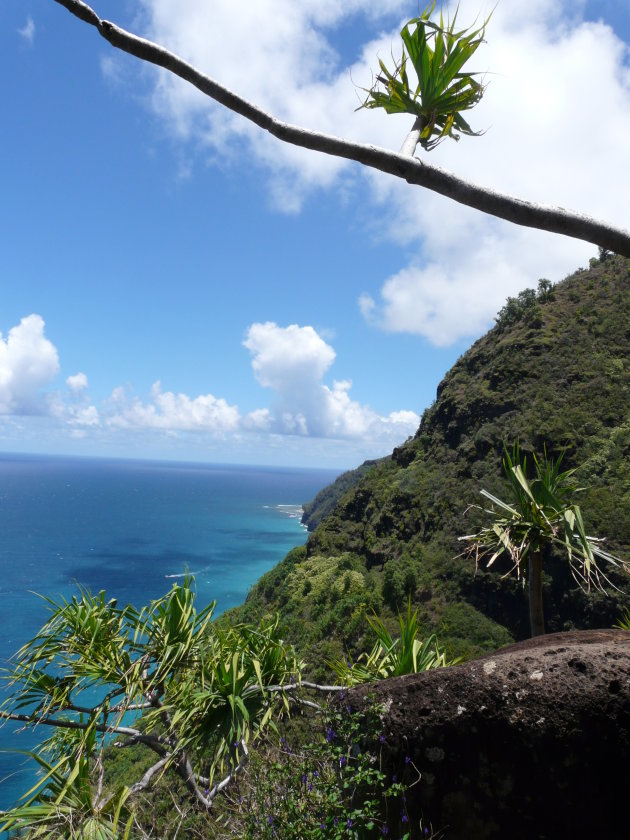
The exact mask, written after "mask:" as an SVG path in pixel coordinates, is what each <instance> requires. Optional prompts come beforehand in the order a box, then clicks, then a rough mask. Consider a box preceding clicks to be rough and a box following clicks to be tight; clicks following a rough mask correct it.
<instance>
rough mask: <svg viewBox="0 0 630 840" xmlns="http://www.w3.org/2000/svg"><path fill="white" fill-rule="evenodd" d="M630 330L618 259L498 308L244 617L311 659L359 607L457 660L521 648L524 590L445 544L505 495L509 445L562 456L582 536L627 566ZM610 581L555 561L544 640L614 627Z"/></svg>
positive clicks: (347, 640) (336, 645)
mask: <svg viewBox="0 0 630 840" xmlns="http://www.w3.org/2000/svg"><path fill="white" fill-rule="evenodd" d="M541 288H542V291H541ZM629 324H630V261H628V260H627V259H624V258H621V257H614V256H609V257H607V258H605V259H602V260H592V261H591V267H590V268H589V269H588V270H584V269H580V270H578V271H577V272H576V273H575V274H573V275H571V276H570V277H567V278H566V279H565V280H564V281H562V282H561V283H559V284H557V285H556V286H555V287H553V288H552V289H549V288H548V285H544V284H543V285H542V287H541V286H539V293H538V294H536V293H535V292H534V291H532V292H531V293H528V294H522V295H519V297H518V298H515V299H511V300H508V303H507V304H506V307H504V309H503V310H502V311H501V313H499V319H498V323H497V324H496V326H495V327H494V328H493V329H491V330H490V331H489V332H488V333H487V334H486V335H485V336H483V337H482V338H481V339H480V340H479V341H477V342H476V343H475V344H474V345H473V346H472V347H471V348H470V350H469V351H468V352H467V353H465V354H464V355H463V356H462V357H461V358H460V359H459V361H458V362H457V363H456V364H455V365H454V366H453V368H452V369H451V370H450V371H449V372H448V373H447V375H446V376H445V378H444V380H443V381H442V382H441V383H440V385H439V387H438V391H437V398H436V401H435V402H434V404H433V405H432V406H431V407H430V408H428V409H427V410H426V411H425V413H424V415H423V418H422V422H421V424H420V427H419V429H418V431H417V433H416V435H415V436H414V437H413V438H412V439H410V440H409V441H407V442H406V443H404V444H403V445H402V446H400V447H398V448H397V449H396V450H394V452H393V453H392V455H391V456H390V457H388V458H385V459H381V460H379V461H375V462H367V463H366V464H364V465H362V466H361V467H360V468H359V469H358V470H357V471H356V472H354V473H349V474H346V475H345V476H343V477H342V479H341V480H339V481H337V482H336V483H335V484H334V485H331V487H330V488H327V490H326V491H323V492H322V493H321V494H319V496H318V497H317V498H316V499H315V500H314V501H313V503H312V504H311V505H309V506H307V522H308V523H309V527H313V526H316V527H314V530H313V532H312V534H311V536H310V538H309V540H308V543H307V545H306V547H305V548H304V549H297V550H295V551H294V552H292V553H291V554H290V555H289V556H288V557H287V559H286V560H285V561H283V563H281V564H280V566H278V567H277V568H276V569H274V570H273V571H272V572H270V573H269V574H268V575H266V576H265V577H264V578H262V580H261V581H260V582H259V583H258V584H257V586H256V587H254V589H253V590H252V592H251V593H250V596H249V598H248V602H247V604H246V605H245V607H244V608H243V611H244V613H245V614H247V613H251V612H256V611H260V610H267V609H280V611H281V613H282V615H283V618H284V619H285V621H286V622H287V625H288V628H289V633H290V635H291V636H292V637H293V638H294V640H296V641H298V642H299V643H300V644H303V645H305V646H308V647H309V648H310V649H311V650H312V651H313V655H314V658H315V660H316V661H317V660H318V659H322V658H325V657H326V656H329V655H331V653H334V652H335V651H337V652H339V651H341V649H342V648H352V647H353V646H354V645H355V644H356V643H358V641H359V640H360V638H361V637H362V634H363V632H364V630H365V622H364V616H365V613H366V609H367V611H369V610H371V609H374V610H375V611H376V612H380V613H381V614H383V615H384V616H385V617H387V616H389V615H391V616H393V615H394V614H395V613H396V611H397V610H398V609H399V608H400V607H401V606H402V605H403V604H406V602H407V599H408V598H410V599H411V603H412V605H414V606H417V607H418V609H419V613H420V619H421V622H422V624H423V628H424V630H425V631H426V632H427V633H428V632H433V631H435V632H437V633H438V635H439V637H440V640H441V641H443V642H445V643H447V645H448V647H449V648H450V650H451V652H452V653H455V654H463V655H465V656H470V655H475V654H479V653H482V652H484V651H486V650H489V649H493V648H495V647H497V646H499V645H501V644H505V643H507V642H509V641H512V640H517V639H521V638H524V637H526V636H527V635H528V614H527V600H526V593H525V592H524V590H523V587H522V583H521V582H520V581H518V580H516V578H515V577H514V576H513V575H510V574H509V566H507V565H505V564H504V565H503V566H501V564H500V563H499V561H497V564H495V565H496V566H497V568H494V567H493V570H491V571H487V570H486V569H482V568H480V569H477V570H475V567H474V563H473V562H472V561H471V560H467V559H465V558H464V557H463V556H462V554H461V543H459V542H458V539H457V538H458V537H459V536H462V535H464V534H467V533H471V531H474V530H475V525H476V524H478V523H479V521H480V518H479V517H480V515H481V514H480V512H479V510H477V509H475V508H474V507H473V508H471V505H475V504H478V503H479V502H480V501H482V497H480V495H479V491H480V490H481V489H482V488H486V489H487V490H490V491H491V492H494V493H496V494H497V495H499V496H501V495H502V493H503V494H504V493H505V487H504V484H503V479H502V472H501V454H502V448H503V443H504V442H506V443H507V444H508V445H510V444H512V443H513V442H515V441H519V443H520V447H521V450H522V451H525V452H537V453H542V452H543V450H544V449H546V451H547V452H548V453H550V454H554V455H557V454H559V453H560V452H564V453H565V454H564V462H563V463H564V466H565V467H566V468H569V467H577V472H576V480H577V483H578V485H579V486H580V487H585V488H586V489H585V490H584V491H583V492H581V493H580V494H579V497H578V501H579V503H580V505H581V508H582V512H583V514H584V518H585V522H586V526H587V532H588V533H589V534H591V535H595V536H606V537H607V538H608V547H609V548H610V550H612V551H613V552H616V553H619V554H621V555H622V556H625V557H628V556H629V555H630V469H629V468H628V454H629V453H630V328H629V326H628V325H629ZM411 388H412V385H411V384H410V389H411ZM506 573H508V574H506ZM504 575H506V576H504ZM611 577H612V581H613V583H614V584H616V585H617V586H618V587H619V589H620V591H615V590H610V592H609V594H603V593H601V592H591V593H590V594H588V595H587V594H585V593H584V592H582V591H581V590H580V588H579V587H578V586H577V585H576V583H575V581H574V580H573V578H572V577H571V573H570V570H569V568H568V565H567V563H566V561H565V560H564V559H563V558H562V555H560V554H558V555H557V556H555V555H553V554H552V555H551V556H550V557H549V558H548V561H547V563H546V567H545V573H544V593H543V597H544V608H545V618H546V624H547V630H548V631H560V630H567V629H573V628H589V627H610V626H611V625H613V624H614V623H615V621H616V620H617V619H618V617H619V615H620V613H621V611H622V608H623V607H624V606H627V605H628V604H629V603H630V599H629V597H628V596H629V594H630V587H629V586H628V581H627V578H626V577H624V576H621V575H620V574H617V573H616V572H614V571H613V572H612V575H611Z"/></svg>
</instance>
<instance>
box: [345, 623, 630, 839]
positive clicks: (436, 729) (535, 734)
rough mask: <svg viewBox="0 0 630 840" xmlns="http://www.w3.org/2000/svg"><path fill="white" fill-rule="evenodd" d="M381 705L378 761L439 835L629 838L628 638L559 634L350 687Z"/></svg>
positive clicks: (355, 699) (612, 633) (606, 633)
mask: <svg viewBox="0 0 630 840" xmlns="http://www.w3.org/2000/svg"><path fill="white" fill-rule="evenodd" d="M370 695H371V696H374V695H375V697H376V700H377V702H379V703H382V704H383V705H384V707H385V710H386V711H385V713H384V717H383V734H384V736H385V742H386V743H385V752H384V757H385V761H386V763H387V764H388V765H389V768H390V769H391V771H392V772H397V770H396V768H398V767H400V766H402V765H403V764H404V761H405V756H409V757H410V758H411V760H412V761H413V762H414V764H415V765H416V767H417V768H418V770H419V771H420V773H421V774H422V776H421V781H420V782H419V784H417V785H416V786H414V787H412V788H411V789H410V791H409V793H408V795H407V800H408V805H409V806H410V813H411V815H412V817H414V818H415V819H414V821H415V823H416V825H417V819H418V817H419V816H422V817H423V819H424V821H425V824H426V823H431V824H432V826H433V829H434V830H435V831H437V830H439V829H442V830H443V835H440V836H441V837H442V836H443V837H444V840H486V838H487V839H488V840H490V838H492V840H494V838H501V840H518V838H527V839H528V840H533V839H534V838H554V840H561V838H577V837H602V838H604V837H605V838H607V840H613V838H620V840H621V838H628V837H630V816H629V811H628V796H629V794H630V787H629V781H628V779H629V775H630V633H628V632H625V631H622V630H601V631H600V630H587V631H572V632H569V633H554V634H551V635H547V636H542V637H538V638H536V639H530V640H528V641H525V642H520V643H518V644H516V645H511V646H510V647H507V648H503V649H502V650H499V651H497V652H495V653H492V654H489V655H487V656H484V657H482V658H480V659H476V660H474V661H471V662H467V663H465V664H463V665H459V666H456V667H453V668H445V669H440V670H435V671H428V672H426V673H423V674H417V675H414V676H409V677H398V678H394V679H391V680H385V681H383V682H382V683H378V684H375V685H370V686H361V687H359V688H355V689H352V690H351V691H350V695H349V696H350V702H351V703H352V705H353V706H354V707H359V708H360V707H362V706H363V705H364V704H365V702H366V698H367V697H368V696H370Z"/></svg>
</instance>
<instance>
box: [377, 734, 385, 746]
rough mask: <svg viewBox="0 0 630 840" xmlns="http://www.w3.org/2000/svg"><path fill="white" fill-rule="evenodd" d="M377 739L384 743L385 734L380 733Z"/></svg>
mask: <svg viewBox="0 0 630 840" xmlns="http://www.w3.org/2000/svg"><path fill="white" fill-rule="evenodd" d="M378 740H379V741H380V742H381V744H384V743H385V736H384V735H380V736H379V739H378Z"/></svg>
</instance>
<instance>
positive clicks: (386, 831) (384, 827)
mask: <svg viewBox="0 0 630 840" xmlns="http://www.w3.org/2000/svg"><path fill="white" fill-rule="evenodd" d="M381 834H382V835H383V837H385V836H386V835H387V834H389V828H387V826H386V825H384V826H383V828H381Z"/></svg>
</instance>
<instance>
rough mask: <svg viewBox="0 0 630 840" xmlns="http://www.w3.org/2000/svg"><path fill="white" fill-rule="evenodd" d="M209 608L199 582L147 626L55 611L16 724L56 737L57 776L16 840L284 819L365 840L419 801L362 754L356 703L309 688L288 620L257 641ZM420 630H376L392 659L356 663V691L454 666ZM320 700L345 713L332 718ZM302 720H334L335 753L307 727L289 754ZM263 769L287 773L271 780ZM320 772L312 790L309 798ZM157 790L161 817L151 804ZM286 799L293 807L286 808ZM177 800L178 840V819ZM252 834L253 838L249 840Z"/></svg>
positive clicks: (190, 832)
mask: <svg viewBox="0 0 630 840" xmlns="http://www.w3.org/2000/svg"><path fill="white" fill-rule="evenodd" d="M350 580H351V579H350ZM351 586H352V584H350V587H351ZM194 600H195V598H194V591H193V581H192V579H189V578H186V579H185V580H184V583H183V585H181V586H180V585H175V586H173V588H172V589H171V591H170V592H169V593H168V594H167V595H166V596H165V597H163V598H161V599H159V600H158V601H154V602H153V603H151V604H150V605H149V606H148V607H146V608H144V609H142V610H140V611H137V610H136V609H134V608H133V607H131V606H129V605H128V606H125V607H123V608H119V607H118V605H117V603H116V601H115V600H113V599H112V600H106V598H105V593H103V592H101V593H100V594H99V595H97V596H93V595H90V594H89V593H87V592H84V591H82V592H81V593H80V596H79V597H74V598H73V599H72V600H71V601H62V602H61V603H59V604H57V603H55V602H53V601H49V606H50V609H51V617H50V619H49V621H48V622H47V623H46V624H45V626H44V627H43V628H42V630H41V631H40V633H38V634H37V636H36V637H35V638H34V639H33V640H31V641H30V642H29V643H28V644H26V645H25V646H24V647H23V648H22V649H21V650H20V651H19V653H18V655H17V657H16V661H15V663H14V665H13V668H12V671H11V672H10V673H9V674H8V677H7V678H8V681H9V683H10V685H11V686H12V687H13V692H12V694H11V696H10V697H9V699H8V700H7V701H6V702H5V703H4V704H3V707H2V709H0V717H3V718H5V719H6V720H18V721H22V722H24V723H25V724H26V725H29V726H33V727H35V726H39V727H51V728H52V731H53V735H52V737H51V738H49V739H48V740H47V741H46V742H44V744H42V746H41V749H40V751H39V752H38V753H35V754H33V758H34V759H35V761H36V762H37V763H38V764H39V766H40V767H41V768H42V769H43V774H42V775H41V777H40V779H39V781H38V782H37V784H36V785H35V786H34V787H33V789H32V790H31V791H28V792H27V793H26V794H25V795H24V797H23V798H22V801H21V802H20V803H18V805H17V806H16V807H15V808H14V809H13V810H12V811H10V812H7V813H5V814H4V815H3V816H2V817H1V818H0V831H2V830H6V831H10V830H12V829H17V830H25V831H26V832H27V836H29V837H59V838H61V837H64V838H83V840H88V838H90V840H91V838H94V840H114V838H118V837H122V838H126V837H131V836H133V837H135V836H142V837H147V836H151V833H150V832H152V831H154V830H155V831H156V833H157V836H159V837H165V836H168V833H169V832H170V831H171V829H173V830H174V831H175V833H177V832H178V831H179V830H180V829H182V828H183V830H185V831H186V833H187V836H195V835H196V836H199V837H207V836H219V835H218V834H217V832H219V829H221V830H223V829H225V830H226V831H227V832H228V834H229V836H251V837H265V836H277V835H275V834H274V832H275V831H277V827H278V826H279V825H280V824H281V822H282V819H284V820H285V821H287V820H288V823H287V825H290V824H291V821H292V820H294V819H296V818H297V817H298V815H300V814H301V825H302V826H303V827H304V832H306V833H304V834H303V835H301V836H305V837H342V836H343V837H363V836H368V835H369V834H370V832H373V831H375V830H377V829H380V828H386V827H387V820H388V819H389V817H388V813H387V812H388V801H389V800H390V799H394V798H396V797H399V798H400V797H401V796H402V791H403V790H404V787H403V786H402V785H401V784H395V783H394V782H392V781H391V780H390V779H388V778H387V777H386V776H385V775H384V774H383V773H382V772H381V771H380V769H379V767H378V766H376V765H375V761H376V758H375V757H374V755H373V754H372V753H370V751H369V750H368V749H363V748H361V747H360V746H359V741H360V739H361V738H364V737H368V735H369V730H365V728H362V727H363V724H364V723H365V720H364V718H362V717H360V716H357V715H352V714H351V710H350V709H349V708H345V709H344V708H342V707H340V706H339V703H341V702H342V700H343V699H344V690H343V687H342V686H320V685H317V684H314V683H311V682H307V681H305V680H304V679H303V678H302V673H303V670H304V663H303V662H301V661H300V660H299V659H298V658H297V657H296V654H295V651H294V650H293V648H292V647H291V646H290V645H286V644H284V642H283V641H282V639H281V633H280V626H279V622H278V618H277V617H275V618H267V619H265V620H263V621H261V622H260V623H259V624H258V625H256V626H254V625H247V624H237V625H234V624H231V623H229V622H227V621H225V620H223V621H221V622H212V621H211V618H212V612H213V609H214V605H210V606H208V607H206V608H205V609H203V610H201V611H200V612H197V610H196V608H195V605H194ZM416 619H417V616H416V615H415V614H413V615H412V613H411V610H410V609H409V610H408V613H407V616H406V618H405V617H401V618H400V632H401V638H400V639H392V638H391V637H390V636H389V635H388V634H387V633H386V632H385V630H384V628H382V627H380V626H379V624H378V622H376V621H375V622H374V627H375V630H376V632H377V633H378V634H379V638H380V639H381V647H380V648H378V649H375V650H374V651H373V652H372V653H371V654H370V656H369V657H367V660H366V662H365V663H364V662H363V661H361V662H358V663H352V662H351V663H350V664H349V665H348V666H347V668H348V675H349V676H348V678H347V679H346V680H345V682H346V683H352V682H357V681H358V676H357V675H359V674H362V675H363V676H362V677H361V679H360V681H361V682H365V681H369V680H373V679H378V678H379V677H381V676H383V675H384V674H387V673H392V674H393V673H396V674H403V673H411V672H414V673H416V672H418V671H420V670H426V669H428V668H435V667H440V666H442V665H445V664H447V663H446V659H445V657H444V655H443V654H442V653H441V651H440V650H439V648H438V645H437V641H436V640H435V639H433V638H431V639H429V640H428V641H427V642H426V643H423V642H422V641H421V640H420V639H419V637H418V632H419V626H418V623H417V620H416ZM308 692H311V693H313V692H314V693H315V694H318V693H319V694H321V693H323V694H324V695H326V696H329V695H337V700H336V703H333V704H332V705H329V704H327V703H325V704H324V705H321V703H319V702H316V701H315V700H314V699H312V698H311V699H307V698H306V696H305V694H306V693H308ZM95 698H97V699H96V700H95ZM292 709H293V710H294V711H296V710H297V712H298V713H302V714H303V713H304V711H305V710H306V711H309V712H311V711H314V712H317V713H319V714H320V715H324V720H325V727H326V728H325V732H326V735H325V738H324V739H323V740H322V739H320V738H318V737H317V732H318V730H319V729H321V726H317V725H316V726H315V727H313V725H312V721H311V722H310V725H308V724H307V722H306V719H304V722H305V725H304V726H303V727H302V730H301V731H300V730H299V729H296V728H295V727H294V734H296V739H295V749H294V751H292V752H288V751H287V750H286V748H285V745H286V740H285V739H284V737H283V738H282V739H281V741H280V744H281V748H278V745H277V742H274V741H273V740H270V739H269V737H267V736H268V735H269V734H273V733H276V734H277V733H278V725H279V724H280V723H282V724H283V725H284V726H285V728H286V727H287V725H290V723H291V721H290V717H291V716H290V714H289V713H290V711H291V710H292ZM130 717H131V718H132V720H131V721H130V720H129V719H130ZM369 717H370V715H368V718H369ZM372 717H373V716H372ZM361 733H363V734H361ZM366 733H367V734H366ZM113 738H116V739H117V740H116V742H115V744H114V745H113V746H110V747H107V741H108V739H109V741H111V740H112V739H113ZM127 750H131V751H132V758H131V760H129V758H128V757H127V756H125V757H124V758H123V760H122V761H117V760H113V761H112V754H113V753H114V752H118V751H119V752H121V753H122V754H123V755H124V754H125V753H126V752H127ZM252 751H256V752H255V753H254V754H255V755H257V756H258V757H257V759H256V760H255V762H254V764H255V766H256V767H258V770H257V771H256V772H255V774H254V775H253V776H252V774H251V772H247V770H248V768H247V765H248V762H249V760H250V758H251V756H252ZM142 753H144V755H142ZM151 754H153V755H152V758H150V756H151ZM46 755H47V756H48V757H49V758H45V757H44V756H46ZM127 755H129V754H127ZM263 757H264V759H263ZM49 759H50V760H49ZM156 759H157V760H156ZM263 760H266V761H271V760H273V764H272V766H270V767H263V766H262V764H261V762H262V761H263ZM307 766H310V770H309V771H308V773H310V779H311V781H310V782H309V783H308V786H307V785H306V783H305V782H304V781H302V782H300V783H299V784H297V783H296V781H295V780H296V779H297V778H302V777H305V773H306V767H307ZM313 768H316V770H315V769H313ZM296 774H297V775H296ZM315 777H316V778H317V781H316V782H315V781H314V778H315ZM296 785H297V787H296ZM153 787H155V790H156V796H155V798H152V801H151V807H150V808H148V809H147V808H146V807H145V806H143V804H142V796H147V795H149V794H148V793H147V791H149V792H150V791H151V788H153ZM233 788H234V789H238V790H242V791H247V792H246V795H245V797H243V795H242V793H239V799H238V802H237V800H235V799H234V798H233V797H232V798H231V799H229V800H228V804H226V803H223V805H222V806H220V807H219V809H218V812H217V809H213V806H214V804H215V799H216V798H217V796H218V795H219V794H220V793H224V792H230V791H231V789H233ZM313 791H315V792H314V793H313V795H312V796H311V795H310V794H311V793H312V792H313ZM282 792H284V793H290V794H291V796H292V798H291V799H290V800H288V801H287V802H285V803H284V805H283V807H282V808H279V807H278V797H279V796H280V795H281V793H282ZM138 799H140V802H139V803H138ZM169 799H170V801H172V802H173V803H174V806H175V812H176V814H177V817H176V818H175V819H176V822H177V827H176V828H175V827H174V826H172V825H171V822H172V819H173V815H172V814H171V815H170V816H169V813H168V812H169V810H172V809H169V808H168V806H166V807H165V802H168V800H169ZM244 802H245V803H246V804H244ZM229 803H231V804H229ZM235 803H237V805H238V807H237V805H236V804H235ZM401 803H402V800H400V799H399V801H398V802H397V806H396V807H397V809H398V812H400V819H401V820H402V822H403V823H404V822H405V821H406V820H407V819H408V818H407V816H406V812H405V809H404V806H402V810H401ZM263 806H264V809H265V813H261V810H260V809H261V808H263ZM230 810H231V811H232V814H231V816H230ZM236 827H238V830H239V831H242V832H243V833H241V834H233V833H232V832H233V831H235V830H236ZM286 836H288V835H286Z"/></svg>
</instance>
